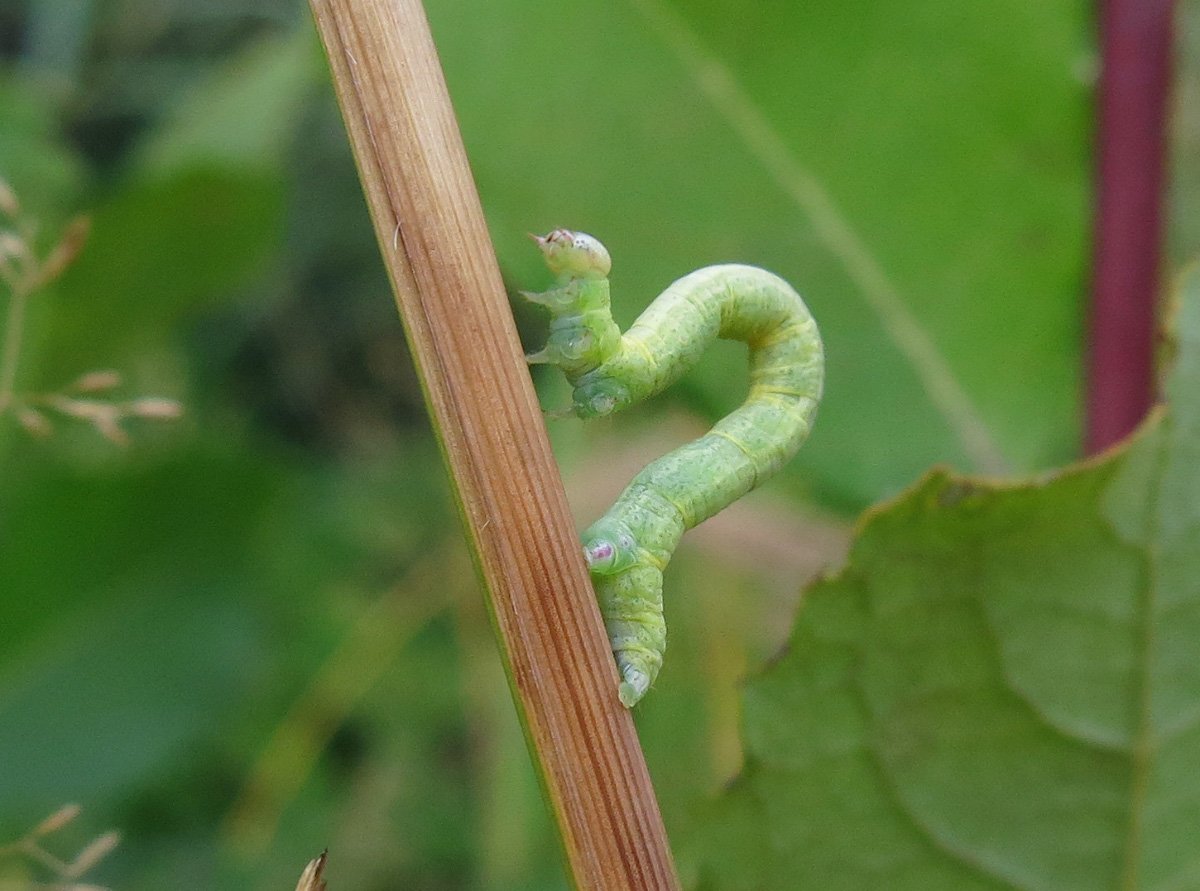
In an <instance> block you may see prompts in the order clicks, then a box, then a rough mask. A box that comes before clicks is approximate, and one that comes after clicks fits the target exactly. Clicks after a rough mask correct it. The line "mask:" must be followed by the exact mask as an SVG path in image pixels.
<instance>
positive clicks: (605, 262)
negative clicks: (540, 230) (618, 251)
mask: <svg viewBox="0 0 1200 891" xmlns="http://www.w3.org/2000/svg"><path fill="white" fill-rule="evenodd" d="M533 240H534V241H535V242H537V246H538V247H539V248H541V250H542V254H543V255H544V256H545V258H546V265H547V266H549V267H550V271H551V272H553V273H554V274H555V275H558V276H565V277H567V278H604V277H606V276H607V275H608V273H609V270H610V269H612V259H611V258H610V257H609V256H608V251H607V250H606V249H605V247H604V245H602V244H601V243H600V242H599V241H597V240H596V239H595V238H593V237H592V236H590V235H586V234H584V233H583V232H572V231H571V230H570V229H555V230H554V231H553V232H551V233H550V234H549V235H546V236H544V237H543V236H540V235H534V236H533Z"/></svg>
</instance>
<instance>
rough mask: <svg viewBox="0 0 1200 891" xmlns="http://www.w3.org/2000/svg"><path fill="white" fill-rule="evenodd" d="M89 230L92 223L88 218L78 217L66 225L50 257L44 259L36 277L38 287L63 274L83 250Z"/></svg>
mask: <svg viewBox="0 0 1200 891" xmlns="http://www.w3.org/2000/svg"><path fill="white" fill-rule="evenodd" d="M91 230H92V221H91V219H90V218H88V217H84V216H79V217H76V218H75V219H73V220H71V222H70V223H68V224H67V228H66V231H64V232H63V236H62V238H61V239H60V240H59V242H58V244H56V245H55V246H54V249H53V250H51V251H50V256H48V257H47V258H46V262H45V263H43V264H42V267H41V270H40V272H39V273H38V277H37V283H38V284H39V285H45V284H48V283H50V282H52V281H54V280H55V279H56V278H58V277H59V276H60V275H62V274H63V272H64V271H65V270H66V268H67V267H68V266H70V265H71V264H72V263H74V262H75V258H76V257H78V256H79V252H80V251H81V250H83V246H84V245H85V244H86V243H87V239H88V233H89V232H91Z"/></svg>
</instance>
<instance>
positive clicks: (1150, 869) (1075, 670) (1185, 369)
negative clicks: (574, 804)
mask: <svg viewBox="0 0 1200 891" xmlns="http://www.w3.org/2000/svg"><path fill="white" fill-rule="evenodd" d="M1182 292H1183V299H1182V301H1181V303H1180V307H1179V310H1178V317H1177V334H1176V337H1177V344H1178V347H1177V349H1178V355H1177V358H1176V362H1175V367H1174V371H1173V373H1172V375H1171V378H1170V383H1169V387H1168V392H1169V396H1170V403H1169V407H1167V408H1165V409H1163V410H1161V411H1160V412H1158V413H1157V414H1156V415H1155V416H1154V417H1152V418H1151V419H1150V420H1149V421H1148V422H1147V423H1146V424H1145V425H1144V427H1143V428H1142V430H1141V431H1140V432H1139V433H1138V435H1137V436H1135V437H1134V438H1133V439H1131V440H1130V441H1129V442H1128V443H1127V444H1125V445H1124V446H1122V447H1121V448H1119V449H1116V450H1114V451H1112V452H1110V453H1108V454H1107V455H1105V456H1104V457H1102V458H1101V459H1098V460H1095V461H1093V462H1090V463H1086V464H1083V465H1079V466H1077V467H1073V468H1070V469H1068V470H1066V471H1064V472H1062V473H1059V474H1056V475H1054V476H1053V477H1051V478H1048V479H1043V480H1037V481H1032V482H1026V483H1019V484H1002V483H994V482H984V481H979V480H972V479H968V478H963V477H958V476H955V475H953V474H951V473H948V472H945V471H936V472H933V473H931V474H930V475H928V476H927V477H926V478H925V479H923V480H922V481H921V482H920V483H918V484H917V485H916V486H915V487H914V488H913V489H912V490H911V491H909V492H908V493H906V494H905V495H903V496H902V497H901V498H899V499H897V500H896V501H895V502H893V503H891V504H888V505H886V506H884V507H882V508H881V509H878V510H876V511H873V512H871V513H869V514H868V515H867V517H866V519H865V521H864V523H863V525H862V528H861V530H860V534H859V536H858V539H857V541H856V543H855V544H854V547H853V549H852V552H851V556H850V557H849V560H848V563H847V566H846V567H845V569H843V570H842V571H841V572H840V573H838V574H837V575H836V576H835V577H832V578H829V579H827V580H825V581H823V582H821V583H819V584H818V585H816V586H815V587H814V588H813V589H812V590H811V591H810V592H809V593H808V594H807V595H806V599H805V601H804V604H803V606H802V608H801V611H800V614H799V616H798V618H797V622H796V625H795V628H794V631H793V634H792V637H791V640H790V644H789V647H788V650H787V652H786V653H785V654H784V655H783V656H782V657H781V658H780V659H779V660H778V661H777V662H776V663H775V664H773V665H772V666H771V667H770V668H768V669H767V670H765V671H764V672H763V673H762V674H761V675H760V676H759V677H757V678H755V679H754V680H753V681H752V682H751V683H750V684H749V686H748V688H747V690H746V696H745V736H746V753H747V769H746V773H745V776H744V777H742V779H741V780H740V782H739V783H738V784H737V786H736V787H735V789H734V790H732V791H731V792H730V793H729V794H728V795H727V796H726V797H725V799H724V801H723V807H724V808H725V810H724V812H723V813H721V814H719V815H718V816H717V817H716V818H715V820H714V824H713V826H714V828H713V832H714V833H715V835H714V836H713V837H714V838H715V839H717V841H714V842H713V843H712V844H710V845H707V846H706V853H705V854H704V856H703V859H704V861H705V867H704V869H705V870H706V875H707V878H708V881H709V882H710V883H711V884H712V885H713V886H714V887H719V888H723V887H729V888H740V889H741V888H821V889H838V888H846V889H851V888H853V889H874V888H887V889H896V888H913V889H916V888H922V889H938V888H946V889H955V891H958V889H965V888H980V889H984V888H1021V889H1031V891H1032V889H1037V891H1071V889H1080V891H1083V889H1089V891H1091V889H1099V888H1122V889H1167V888H1191V887H1196V884H1197V882H1198V881H1200V860H1198V859H1197V857H1196V853H1195V844H1194V840H1195V829H1196V827H1197V826H1198V825H1200V659H1197V655H1198V652H1197V641H1198V640H1200V275H1198V274H1197V273H1196V272H1195V271H1193V272H1192V273H1191V274H1190V275H1189V277H1188V278H1187V279H1186V280H1185V282H1184V285H1183V288H1182Z"/></svg>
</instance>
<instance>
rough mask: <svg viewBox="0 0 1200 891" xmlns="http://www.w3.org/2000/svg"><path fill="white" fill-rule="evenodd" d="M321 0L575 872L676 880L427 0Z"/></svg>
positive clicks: (463, 503) (601, 884) (328, 39)
mask: <svg viewBox="0 0 1200 891" xmlns="http://www.w3.org/2000/svg"><path fill="white" fill-rule="evenodd" d="M311 3H312V7H313V11H314V13H315V15H316V19H317V25H318V29H319V30H320V32H321V37H322V40H323V41H324V43H325V49H326V52H327V54H328V56H329V63H330V66H331V68H332V69H333V80H334V85H335V88H336V90H337V94H338V99H339V101H340V103H341V106H342V113H343V115H344V117H345V120H346V126H347V129H348V131H349V133H350V141H351V144H352V146H353V148H354V153H355V156H356V158H357V161H358V166H359V173H360V176H361V178H362V181H363V187H364V189H365V191H366V195H367V201H368V204H369V206H370V209H371V215H372V218H373V220H374V223H375V231H376V234H377V236H378V239H379V245H380V249H381V251H382V253H383V257H384V261H385V263H386V265H387V267H388V271H389V273H390V275H391V278H392V284H393V287H394V289H395V292H396V299H397V303H398V305H399V308H400V315H401V318H402V319H403V321H404V325H405V330H406V332H407V335H408V340H409V344H410V346H411V348H412V353H413V356H414V360H415V362H416V365H417V371H418V374H419V375H420V377H421V380H422V384H423V386H424V389H425V394H426V397H427V399H428V402H429V406H430V411H431V414H432V416H433V422H434V426H435V428H436V430H437V432H438V435H439V439H440V442H441V445H442V449H443V454H444V455H445V458H446V463H447V465H448V466H449V470H450V477H451V480H452V482H453V486H454V489H455V493H456V495H457V497H458V502H459V505H460V508H461V511H462V515H463V521H464V523H465V525H466V527H467V533H468V540H469V543H470V545H471V547H472V549H473V551H474V554H475V559H476V563H477V566H478V568H479V573H480V575H481V577H482V579H483V582H484V585H485V587H486V589H487V595H488V602H489V605H490V608H491V610H492V613H493V615H494V617H495V620H496V627H497V629H498V631H499V637H500V644H501V649H502V650H503V653H504V656H505V659H506V662H507V665H506V667H507V669H508V673H509V681H510V685H511V688H512V691H513V695H514V698H515V700H516V703H517V705H518V711H519V712H520V713H521V715H522V718H523V720H524V722H525V727H526V731H527V736H528V739H529V744H530V748H531V750H532V753H533V758H534V762H535V764H536V765H537V768H538V770H539V773H540V774H541V777H542V780H543V783H544V787H545V789H546V792H547V797H548V799H549V803H550V806H551V808H552V810H553V812H554V815H555V818H556V819H557V821H558V826H559V829H560V831H561V833H562V840H563V845H564V848H565V850H566V855H567V861H568V866H569V870H570V873H571V876H572V878H573V879H574V881H575V883H576V885H577V886H578V887H580V888H587V889H610V888H656V889H658V888H666V889H669V888H676V887H678V880H677V878H676V876H675V871H674V866H673V863H672V860H671V855H670V851H669V848H668V846H667V839H666V834H665V832H664V829H663V825H662V818H661V816H660V814H659V809H658V804H657V802H656V800H655V797H654V791H653V788H652V787H651V785H650V778H649V775H648V773H647V770H646V764H645V760H644V758H643V757H642V752H641V748H640V746H639V745H638V741H637V736H636V733H635V731H634V726H633V721H632V719H631V717H630V715H629V713H628V712H627V711H626V710H625V709H624V708H623V707H622V706H621V705H620V703H619V702H618V700H617V676H616V669H615V667H614V664H613V659H612V655H611V653H610V652H609V646H608V642H607V640H606V638H605V634H604V628H603V624H602V623H601V620H600V615H599V611H598V609H597V607H596V603H595V600H594V597H593V594H592V590H591V585H590V584H589V581H588V577H587V572H586V570H585V568H584V564H583V557H582V552H581V550H580V547H579V542H578V539H577V538H576V534H575V529H574V526H573V523H572V520H571V516H570V513H569V511H568V509H567V502H566V496H565V495H564V493H563V488H562V482H561V480H560V478H559V474H558V469H557V466H556V465H555V463H554V456H553V455H552V453H551V451H550V445H549V442H548V440H547V438H546V431H545V427H544V425H543V422H542V419H541V413H540V410H539V407H538V403H537V397H536V394H535V393H534V391H533V387H532V384H531V383H530V380H529V374H528V372H527V370H526V368H525V363H524V359H523V357H522V353H521V347H520V342H519V341H518V339H517V333H516V328H515V326H514V324H513V320H512V314H511V312H510V310H509V306H508V300H507V297H506V295H505V292H504V288H503V285H502V283H501V280H500V272H499V269H498V267H497V264H496V259H495V255H494V253H493V250H492V246H491V240H490V238H489V237H488V232H487V228H486V226H485V224H484V219H483V212H482V209H481V207H480V203H479V197H478V195H477V194H476V192H475V187H474V183H473V181H472V178H471V173H470V170H469V168H468V166H467V161H466V155H465V152H464V150H463V146H462V141H461V137H460V136H459V132H458V127H457V124H456V122H455V119H454V113H453V110H452V109H451V107H450V101H449V98H448V96H447V94H446V87H445V83H444V81H443V78H442V72H441V69H440V67H439V65H438V61H437V55H436V51H435V50H434V47H433V41H432V38H431V36H430V34H429V28H428V24H427V22H426V20H425V14H424V11H423V10H422V8H421V4H420V2H419V0H311Z"/></svg>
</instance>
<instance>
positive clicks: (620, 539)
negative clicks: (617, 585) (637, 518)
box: [582, 517, 639, 575]
mask: <svg viewBox="0 0 1200 891" xmlns="http://www.w3.org/2000/svg"><path fill="white" fill-rule="evenodd" d="M582 538H583V556H584V558H585V559H586V560H587V563H588V569H589V570H590V571H591V572H592V573H594V574H596V575H616V574H617V573H618V572H624V571H625V570H626V569H629V568H630V567H632V566H634V565H635V564H636V563H637V561H638V550H639V549H638V543H637V539H636V538H634V537H633V533H632V532H630V531H629V528H628V527H627V526H626V525H625V524H624V523H622V522H620V521H618V520H613V519H611V518H609V517H602V518H600V519H599V520H597V521H596V522H595V523H593V524H592V525H591V526H590V527H589V528H588V530H587V531H586V532H584V533H583V536H582Z"/></svg>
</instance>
